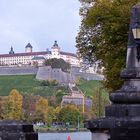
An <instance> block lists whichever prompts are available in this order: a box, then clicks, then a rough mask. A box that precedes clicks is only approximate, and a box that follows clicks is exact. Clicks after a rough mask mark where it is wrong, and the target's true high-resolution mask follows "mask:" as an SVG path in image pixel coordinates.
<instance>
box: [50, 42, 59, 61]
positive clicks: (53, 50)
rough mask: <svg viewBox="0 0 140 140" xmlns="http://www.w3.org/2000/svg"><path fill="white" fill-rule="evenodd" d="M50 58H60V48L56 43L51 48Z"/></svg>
mask: <svg viewBox="0 0 140 140" xmlns="http://www.w3.org/2000/svg"><path fill="white" fill-rule="evenodd" d="M51 54H52V58H58V59H59V58H60V48H59V46H58V44H57V41H55V42H54V45H53V47H52V48H51Z"/></svg>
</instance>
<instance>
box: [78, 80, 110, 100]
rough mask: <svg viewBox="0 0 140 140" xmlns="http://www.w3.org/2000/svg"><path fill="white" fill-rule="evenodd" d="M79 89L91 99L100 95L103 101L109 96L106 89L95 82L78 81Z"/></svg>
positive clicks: (98, 82)
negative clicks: (95, 95)
mask: <svg viewBox="0 0 140 140" xmlns="http://www.w3.org/2000/svg"><path fill="white" fill-rule="evenodd" d="M77 86H78V87H79V89H80V90H81V91H82V92H83V93H84V94H85V95H86V96H89V97H90V98H92V96H93V95H94V94H97V93H101V95H102V96H103V97H104V98H105V99H107V100H108V99H109V94H108V92H107V90H106V89H104V88H103V84H102V83H101V82H100V81H96V80H90V81H87V80H83V79H81V80H79V81H78V83H77Z"/></svg>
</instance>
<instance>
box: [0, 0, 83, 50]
mask: <svg viewBox="0 0 140 140" xmlns="http://www.w3.org/2000/svg"><path fill="white" fill-rule="evenodd" d="M79 6H80V4H79V2H78V1H75V0H59V1H57V0H20V1H19V0H12V1H9V0H4V1H0V9H1V10H0V53H7V52H8V51H9V48H10V46H11V45H13V47H14V49H15V51H16V52H22V51H24V47H25V45H26V44H27V43H28V42H31V44H32V45H33V47H34V50H35V51H38V50H46V48H50V47H51V46H52V45H53V42H54V40H58V43H59V44H60V45H61V48H62V50H64V51H70V52H75V51H76V48H75V47H74V46H75V37H76V35H77V30H78V29H79V25H80V17H79V15H78V13H79ZM3 47H4V48H5V49H3Z"/></svg>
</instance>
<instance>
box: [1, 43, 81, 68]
mask: <svg viewBox="0 0 140 140" xmlns="http://www.w3.org/2000/svg"><path fill="white" fill-rule="evenodd" d="M51 58H57V59H60V58H61V59H63V60H65V61H66V62H68V63H70V64H71V65H72V66H80V61H79V59H78V58H77V55H76V54H74V53H68V52H63V51H61V50H60V47H59V46H58V44H57V41H55V42H54V45H53V46H52V47H51V51H49V50H46V51H41V52H33V47H32V45H31V44H30V43H28V44H27V46H26V47H25V52H24V53H15V52H14V50H13V47H11V50H10V52H9V54H0V65H1V66H13V65H33V64H34V63H39V65H42V64H43V61H45V60H47V59H51Z"/></svg>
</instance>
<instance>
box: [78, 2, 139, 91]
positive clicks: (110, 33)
mask: <svg viewBox="0 0 140 140" xmlns="http://www.w3.org/2000/svg"><path fill="white" fill-rule="evenodd" d="M138 1H139V0H91V1H88V0H80V2H81V3H82V4H84V7H82V9H86V10H82V11H83V13H82V14H81V16H82V17H83V18H82V24H81V28H80V32H79V34H78V36H77V44H80V43H82V42H81V40H80V39H79V38H83V37H84V38H88V39H87V40H90V43H91V44H92V45H89V44H90V43H89V42H88V41H87V42H85V44H84V45H77V48H78V51H79V53H80V55H81V56H84V57H85V55H89V54H88V52H92V53H90V55H91V56H90V57H89V56H87V58H88V57H89V60H90V59H91V58H94V59H96V60H100V61H101V62H102V65H103V66H104V67H105V71H104V75H105V77H106V81H105V85H106V87H107V88H108V89H109V90H110V91H112V90H116V89H118V88H120V86H121V85H122V83H123V80H121V79H120V71H121V69H122V68H123V67H125V58H126V46H127V38H128V30H129V21H130V10H131V7H132V6H133V5H134V4H136V3H137V2H138ZM86 5H88V6H86ZM80 10H81V9H80ZM83 31H84V33H83ZM89 33H91V34H90V35H89Z"/></svg>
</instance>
